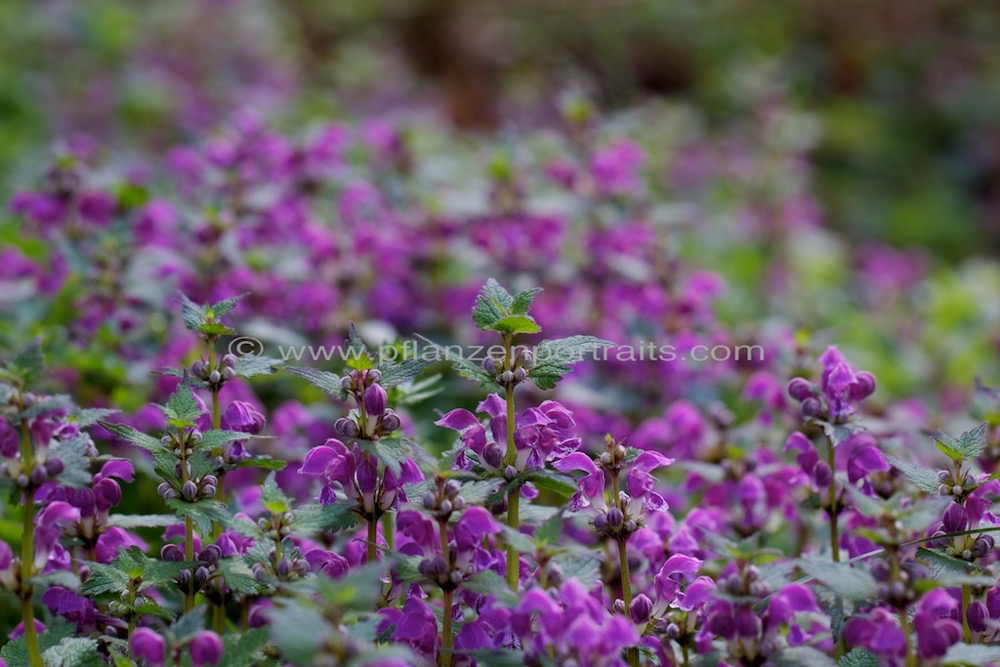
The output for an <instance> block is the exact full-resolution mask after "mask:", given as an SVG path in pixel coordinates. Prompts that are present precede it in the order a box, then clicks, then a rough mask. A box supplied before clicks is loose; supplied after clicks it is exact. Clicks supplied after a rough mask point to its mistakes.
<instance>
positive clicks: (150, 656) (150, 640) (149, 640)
mask: <svg viewBox="0 0 1000 667" xmlns="http://www.w3.org/2000/svg"><path fill="white" fill-rule="evenodd" d="M129 649H130V650H131V651H132V658H133V659H134V660H137V661H142V660H144V661H146V663H148V664H150V665H152V666H153V667H162V665H163V664H164V663H163V660H164V655H165V653H166V650H167V641H166V640H165V639H164V638H163V637H162V636H161V635H159V634H157V633H156V632H154V631H153V630H150V629H149V628H138V629H137V630H136V631H135V632H133V633H132V639H131V640H129Z"/></svg>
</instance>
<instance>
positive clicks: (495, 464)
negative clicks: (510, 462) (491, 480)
mask: <svg viewBox="0 0 1000 667" xmlns="http://www.w3.org/2000/svg"><path fill="white" fill-rule="evenodd" d="M483 461H485V462H486V464H487V465H489V466H490V467H492V468H498V469H499V468H500V466H501V465H503V449H501V448H500V445H498V444H497V443H495V442H491V443H489V444H488V445H486V446H485V447H483Z"/></svg>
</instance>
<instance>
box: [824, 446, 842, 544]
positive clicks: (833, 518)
mask: <svg viewBox="0 0 1000 667" xmlns="http://www.w3.org/2000/svg"><path fill="white" fill-rule="evenodd" d="M828 443H829V447H827V454H826V457H827V463H829V464H830V473H831V474H833V473H835V472H836V470H837V469H836V468H835V467H834V462H835V459H834V449H833V441H832V440H828ZM830 550H831V552H832V553H833V562H834V563H839V562H840V538H839V535H838V534H837V483H836V482H835V481H834V480H833V479H831V480H830Z"/></svg>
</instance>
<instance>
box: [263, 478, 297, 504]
mask: <svg viewBox="0 0 1000 667" xmlns="http://www.w3.org/2000/svg"><path fill="white" fill-rule="evenodd" d="M260 504H261V505H263V506H264V507H265V508H266V509H267V510H268V511H270V512H272V513H274V514H280V513H282V512H287V511H289V510H291V508H292V501H291V500H290V499H289V498H288V496H286V495H285V493H284V491H282V490H281V489H280V488H278V482H277V481H276V480H275V474H274V473H273V472H272V473H271V474H270V475H268V476H267V479H265V480H264V484H263V485H262V486H261V494H260Z"/></svg>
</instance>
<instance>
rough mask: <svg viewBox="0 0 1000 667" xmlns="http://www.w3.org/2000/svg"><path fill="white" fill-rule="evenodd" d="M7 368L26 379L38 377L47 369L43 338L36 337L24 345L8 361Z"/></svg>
mask: <svg viewBox="0 0 1000 667" xmlns="http://www.w3.org/2000/svg"><path fill="white" fill-rule="evenodd" d="M7 369H8V370H9V371H11V372H12V373H14V374H15V375H17V376H19V377H21V378H23V379H24V380H26V381H30V380H31V379H33V378H35V377H38V375H40V374H41V372H42V371H43V370H45V355H44V354H43V353H42V339H41V338H38V337H35V338H34V339H33V340H32V341H31V342H30V343H28V344H27V345H25V346H24V347H22V348H21V349H20V350H19V351H18V352H17V354H15V355H14V356H13V357H12V358H11V360H10V361H9V362H8V363H7Z"/></svg>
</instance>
